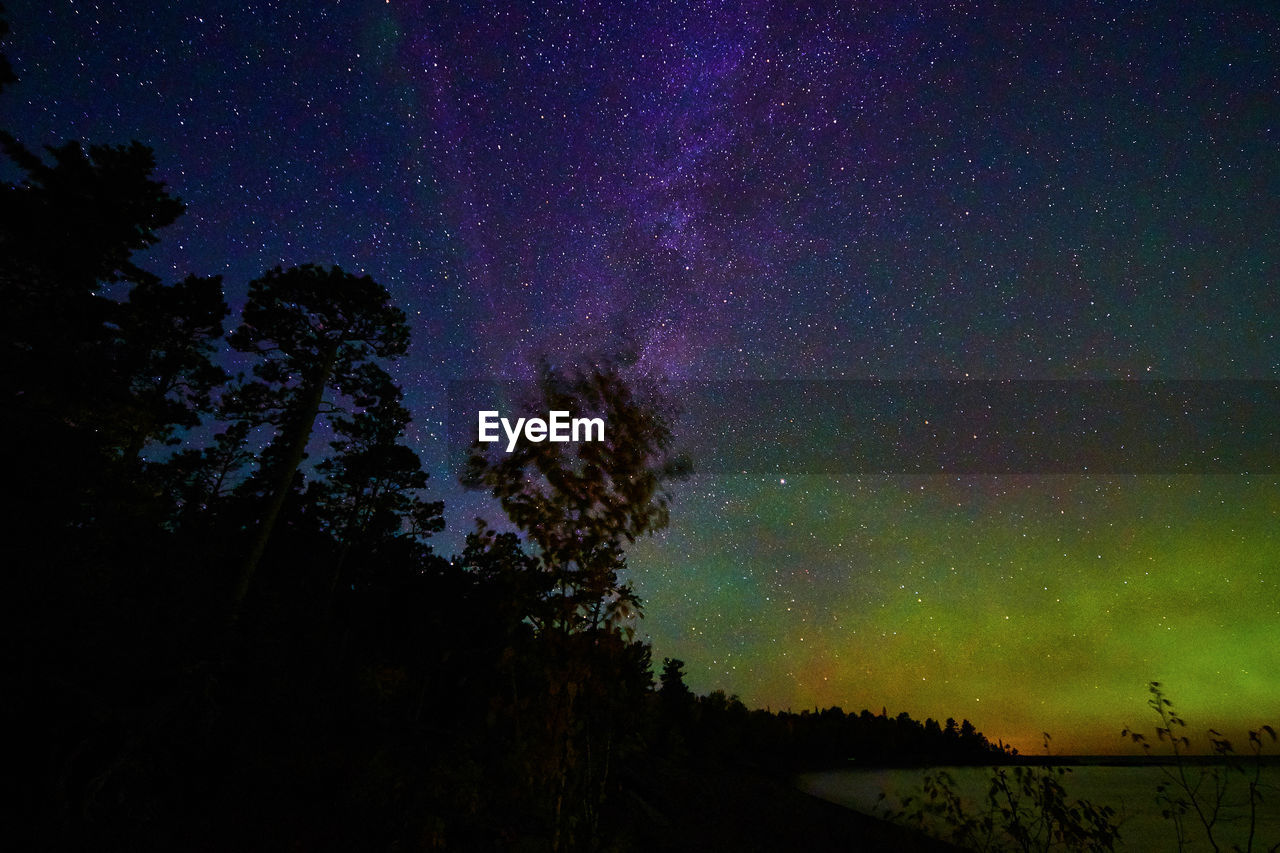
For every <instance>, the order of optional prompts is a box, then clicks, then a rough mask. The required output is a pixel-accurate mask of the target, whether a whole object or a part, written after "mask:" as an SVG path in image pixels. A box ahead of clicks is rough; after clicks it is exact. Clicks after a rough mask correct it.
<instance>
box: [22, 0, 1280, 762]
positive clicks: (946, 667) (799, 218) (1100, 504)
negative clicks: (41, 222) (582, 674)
mask: <svg viewBox="0 0 1280 853" xmlns="http://www.w3.org/2000/svg"><path fill="white" fill-rule="evenodd" d="M6 5H7V7H8V16H9V18H10V21H11V25H12V33H11V35H10V38H9V40H8V42H7V45H6V53H7V55H8V56H9V57H10V59H11V61H12V63H13V65H14V67H15V71H16V72H17V74H18V76H19V79H20V82H19V83H18V84H17V85H16V86H14V87H12V88H10V89H9V90H7V91H6V92H5V93H4V94H2V95H0V104H2V105H3V106H2V110H3V116H4V119H3V122H2V124H3V126H5V127H7V128H9V129H11V130H12V131H13V132H14V133H15V134H16V135H17V136H18V137H19V138H20V139H22V140H23V141H24V142H25V143H27V144H28V145H30V146H35V145H40V144H46V143H50V144H52V143H58V142H61V141H64V140H66V139H69V138H79V139H83V140H87V141H92V142H99V143H102V142H116V143H123V142H127V141H129V140H131V139H135V138H136V139H139V140H141V141H143V142H145V143H146V144H148V145H150V146H152V147H153V148H154V150H155V152H156V156H157V160H158V173H159V175H160V176H161V177H162V178H163V179H164V180H165V181H166V182H167V183H168V184H169V185H170V187H171V188H172V190H173V191H174V192H175V193H176V194H177V195H179V196H180V197H181V198H182V199H183V200H184V201H185V202H186V203H187V204H188V208H189V209H188V212H187V214H186V215H185V216H184V217H183V218H182V219H181V220H179V222H178V223H176V224H175V225H174V226H171V227H170V228H168V229H166V231H165V232H164V233H163V235H162V237H163V239H162V242H161V243H160V244H159V245H158V246H157V247H155V248H154V249H152V250H151V251H150V252H149V253H147V256H146V257H145V259H144V261H143V264H144V266H147V267H149V268H150V269H153V270H155V271H156V272H158V273H161V274H162V275H164V276H167V277H172V278H177V277H181V276H185V275H186V274H188V273H197V274H202V275H210V274H222V275H224V276H225V280H226V287H227V293H228V298H229V301H231V303H232V305H233V307H234V308H238V307H239V306H240V304H242V303H243V299H244V293H245V290H246V286H247V283H248V281H249V280H251V279H252V278H254V277H256V276H257V275H259V274H260V273H261V272H262V271H263V270H264V269H266V268H269V267H271V266H274V265H276V264H284V265H291V264H295V263H303V262H316V263H338V264H341V265H342V266H343V267H344V268H346V269H349V270H353V271H357V272H361V273H368V274H370V275H372V276H373V277H374V278H375V279H376V280H378V281H379V282H381V283H382V284H384V285H385V286H386V287H387V288H388V289H389V290H390V291H391V293H392V295H393V297H394V299H395V300H396V302H397V303H398V304H399V305H400V306H401V307H403V308H404V309H405V310H406V311H407V313H408V315H409V317H410V320H411V323H412V327H413V334H414V345H413V348H412V351H411V353H410V355H409V356H408V357H407V358H405V359H403V360H402V361H401V362H400V363H399V364H397V365H396V367H395V371H394V372H395V374H396V376H397V378H398V379H399V380H400V381H401V382H402V383H403V384H404V385H405V388H406V392H407V398H408V402H409V404H410V406H411V408H412V409H413V410H414V412H415V422H414V425H413V427H412V429H411V434H410V437H409V438H410V442H411V444H412V445H413V446H414V447H415V448H416V449H417V450H419V452H420V453H421V455H422V457H423V459H424V461H425V462H426V464H427V466H428V468H429V469H430V470H431V471H432V472H433V483H434V487H433V488H434V489H435V491H436V494H437V496H439V497H443V498H444V499H445V500H446V501H447V502H448V507H449V509H448V518H449V521H450V524H451V527H452V530H453V531H454V533H453V535H455V536H457V535H460V531H462V530H465V529H466V528H467V527H468V526H469V519H470V518H471V517H473V516H474V515H476V514H477V512H482V511H485V509H486V508H485V506H484V505H483V502H482V501H481V499H480V498H479V497H477V496H474V495H467V494H463V493H462V492H461V491H460V490H459V489H458V488H457V487H456V486H455V485H454V481H455V474H454V473H453V472H451V471H450V470H449V457H448V454H447V453H446V449H445V444H446V442H445V439H444V436H445V428H444V427H445V420H446V416H447V415H446V409H447V406H446V403H445V390H444V389H445V383H446V382H447V381H448V380H451V379H458V378H485V377H506V376H513V375H521V374H522V373H524V372H525V371H526V370H527V366H528V365H529V364H530V362H531V360H532V359H533V358H534V357H536V356H537V355H538V354H540V353H567V354H570V355H572V354H575V353H580V352H586V351H592V352H600V351H608V350H610V349H621V348H630V349H632V350H634V351H635V352H636V353H638V355H639V359H640V361H639V367H640V369H642V370H644V371H645V372H646V373H648V374H649V375H653V376H662V377H667V378H669V379H673V380H681V381H691V382H699V381H702V382H715V381H724V380H744V379H768V380H794V379H805V380H854V379H858V380H860V379H931V380H952V381H960V380H965V379H1008V380H1025V379H1052V380H1076V379H1108V380H1121V379H1137V378H1142V379H1202V380H1221V379H1228V378H1233V379H1254V380H1266V381H1276V380H1280V339H1278V338H1277V333H1278V331H1280V296H1278V295H1277V290H1276V287H1275V284H1276V280H1277V277H1278V271H1280V265H1278V262H1280V233H1278V232H1280V217H1277V215H1276V210H1277V209H1278V208H1277V200H1278V199H1280V152H1278V148H1280V128H1278V127H1277V124H1278V123H1280V47H1278V46H1280V9H1277V7H1275V6H1274V4H1268V3H1262V2H1258V3H1240V4H1232V3H1223V4H1212V5H1213V8H1212V9H1207V10H1190V9H1188V8H1184V7H1186V6H1188V5H1190V4H1165V3H1151V4H1134V5H1135V6H1137V8H1133V7H1131V6H1130V5H1128V4H1124V5H1122V4H1108V3H1085V2H1081V3H1073V4H1024V3H1009V4H991V3H981V4H979V3H965V2H953V3H945V4H943V3H937V4H935V3H923V4H914V3H866V4H862V3H859V4H856V5H857V7H858V8H857V10H856V11H850V10H848V9H846V10H836V9H833V8H828V4H822V5H821V6H818V5H815V6H809V5H807V4H790V3H776V2H775V3H765V2H737V3H735V2H717V0H709V2H690V3H682V2H672V3H613V2H609V3H603V2H601V3H590V2H583V3H561V2H546V3H536V4H535V3H528V4H515V3H512V4H466V3H449V2H444V3H429V2H422V0H343V2H335V3H328V4H295V3H255V2H236V3H230V2H221V0H206V1H205V2H201V3H188V2H166V3H156V2H152V3H148V2H131V3H127V4H126V3H115V2H107V0H100V2H84V1H83V0H81V1H80V2H72V0H51V2H46V3H35V2H13V0H10V2H8V3H7V4H6ZM842 5H847V6H853V5H855V4H842ZM303 6H306V7H307V8H305V9H304V8H302V7H303ZM1068 9H1069V11H1068ZM744 408H747V409H748V410H747V411H742V412H738V413H736V414H737V416H738V417H739V418H745V419H750V418H759V419H760V420H762V421H763V420H767V419H768V418H769V417H771V416H772V415H773V414H774V413H771V412H767V411H750V410H749V407H744ZM821 414H822V413H821V409H820V407H816V408H815V409H814V410H813V411H810V412H808V413H807V415H808V416H811V417H813V418H814V419H820V418H821ZM1139 416H1140V413H1139ZM694 464H695V467H696V465H697V460H696V459H695V460H694ZM675 498H676V505H675V508H674V512H673V522H672V525H671V526H670V528H669V529H668V530H666V531H665V532H663V533H662V534H661V535H659V536H657V537H655V538H654V539H651V540H649V541H646V542H643V543H641V544H640V545H638V546H636V547H635V548H634V549H633V551H632V553H631V566H632V574H633V576H634V580H635V583H636V586H637V588H638V590H639V592H640V594H641V595H642V596H643V597H644V598H645V600H646V602H647V606H646V613H647V616H646V619H645V620H644V622H643V624H642V633H644V634H645V635H647V636H648V637H649V638H651V639H652V641H653V643H654V646H655V656H656V657H657V658H659V659H660V658H661V657H662V656H666V655H670V656H676V657H680V658H681V659H683V660H685V661H686V663H687V670H688V673H689V680H690V683H691V685H692V686H693V687H694V688H695V689H696V690H699V691H703V692H705V691H709V690H712V689H715V688H723V689H725V690H726V691H727V692H730V693H737V694H738V695H740V696H741V697H742V698H743V700H744V701H746V702H747V703H748V704H750V705H753V706H761V707H763V706H769V707H772V708H773V709H775V710H776V709H779V708H786V707H791V708H793V709H796V710H799V709H801V708H804V707H812V706H814V705H824V706H825V705H830V704H838V705H841V706H842V707H844V708H845V709H846V710H859V709H861V708H863V707H870V708H872V709H873V710H877V711H878V710H879V709H880V708H881V707H887V708H888V709H889V710H890V712H891V713H896V712H897V711H901V710H905V711H908V712H909V713H911V714H912V715H913V716H915V717H917V718H921V719H923V718H924V717H926V716H933V717H937V718H940V719H945V718H946V717H948V716H954V717H956V718H957V719H959V718H962V717H967V718H969V719H971V720H972V721H973V722H974V723H975V725H977V726H978V728H979V729H981V730H982V731H984V732H985V733H987V734H988V735H989V736H990V737H992V738H993V739H995V738H997V737H999V738H1002V739H1003V740H1004V741H1005V742H1011V743H1013V744H1015V745H1017V746H1019V747H1020V748H1022V749H1023V750H1034V749H1035V748H1036V746H1037V745H1038V743H1039V733H1040V732H1042V731H1049V732H1051V733H1053V735H1054V741H1055V745H1056V748H1057V749H1059V750H1060V751H1067V752H1070V751H1086V752H1087V751H1115V750H1119V749H1121V748H1122V744H1121V743H1120V741H1119V738H1118V737H1117V735H1118V733H1119V729H1120V728H1121V726H1123V725H1124V724H1126V723H1136V724H1142V723H1145V722H1146V720H1145V716H1146V715H1145V714H1144V711H1145V708H1144V705H1143V703H1144V701H1145V698H1146V694H1145V683H1146V682H1147V681H1148V680H1151V679H1160V680H1162V681H1164V682H1165V683H1166V685H1167V687H1168V690H1169V692H1170V694H1171V695H1172V696H1173V697H1174V698H1175V699H1176V700H1178V702H1179V704H1180V706H1181V707H1182V709H1183V711H1184V714H1185V716H1187V717H1188V719H1189V720H1190V722H1191V723H1192V724H1193V725H1195V724H1197V723H1202V724H1203V725H1204V726H1208V725H1217V726H1218V727H1220V728H1224V729H1231V730H1235V731H1238V730H1239V729H1240V728H1241V727H1243V726H1245V725H1255V726H1256V725H1257V724H1259V723H1261V722H1264V721H1269V722H1271V723H1273V724H1274V723H1278V722H1280V666H1278V663H1280V661H1278V658H1277V655H1276V652H1275V637H1276V636H1277V635H1278V634H1280V524H1278V523H1277V522H1278V521H1280V478H1277V477H1276V476H1275V474H1274V469H1273V470H1272V471H1271V472H1270V473H1268V472H1265V471H1264V472H1262V473H1257V472H1254V473H1251V474H1248V475H1245V474H1240V473H1229V474H1217V475H1188V474H1179V473H1174V472H1170V473H1159V474H1142V475H1132V474H1129V475H1122V474H1111V475H1105V474H1092V475H1091V474H1087V473H1079V474H1071V473H1068V474H1054V475H1048V474H1037V473H1036V472H1034V471H1032V472H1027V473H1015V474H1001V475H994V474H988V475H966V476H959V477H957V476H953V475H944V474H926V475H911V476H908V475H895V474H893V473H885V474H878V475H858V474H857V473H856V472H851V473H849V474H848V475H845V474H841V473H838V472H837V473H831V474H823V475H817V474H805V473H795V472H792V471H788V470H786V466H785V462H784V464H783V465H782V467H781V469H780V470H777V471H760V470H758V469H756V470H751V471H749V472H748V473H746V474H731V473H727V472H725V471H723V470H716V471H704V472H702V473H700V474H696V475H695V476H694V477H692V478H691V479H689V480H687V481H685V482H683V483H681V484H679V485H678V486H677V487H676V490H675ZM447 541H452V540H447Z"/></svg>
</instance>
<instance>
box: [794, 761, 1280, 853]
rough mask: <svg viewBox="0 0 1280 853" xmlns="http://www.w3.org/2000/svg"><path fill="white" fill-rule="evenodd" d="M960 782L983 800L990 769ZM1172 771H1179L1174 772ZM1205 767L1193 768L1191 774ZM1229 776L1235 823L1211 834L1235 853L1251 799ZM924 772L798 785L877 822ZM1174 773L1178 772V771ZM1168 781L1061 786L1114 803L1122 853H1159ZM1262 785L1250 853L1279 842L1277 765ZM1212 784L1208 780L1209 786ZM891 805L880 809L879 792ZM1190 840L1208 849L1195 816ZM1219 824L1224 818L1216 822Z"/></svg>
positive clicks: (1099, 777) (1079, 776) (1138, 774)
mask: <svg viewBox="0 0 1280 853" xmlns="http://www.w3.org/2000/svg"><path fill="white" fill-rule="evenodd" d="M946 769H947V771H948V772H949V773H950V774H951V777H952V778H953V779H954V780H955V783H956V786H957V788H958V790H959V793H960V794H961V796H962V797H964V798H965V800H966V801H967V802H969V803H973V804H974V810H975V813H979V812H978V808H977V804H979V803H981V804H985V803H986V795H987V782H988V780H989V778H990V773H991V770H990V769H989V768H982V767H950V768H946ZM1169 769H1170V770H1174V768H1169ZM1199 769H1200V768H1195V767H1192V768H1189V769H1188V772H1189V773H1190V774H1192V775H1191V778H1193V779H1194V774H1196V773H1197V772H1198V771H1199ZM1221 769H1222V770H1223V771H1224V772H1226V773H1227V774H1228V777H1227V778H1229V779H1230V787H1229V788H1228V790H1227V801H1228V803H1230V804H1232V805H1234V808H1230V809H1226V810H1224V811H1226V812H1229V814H1228V818H1229V817H1231V816H1235V817H1236V818H1237V819H1236V820H1233V821H1230V822H1228V823H1226V824H1225V825H1224V826H1221V827H1215V829H1214V837H1215V838H1216V839H1217V840H1218V841H1219V846H1220V847H1221V848H1222V849H1223V850H1230V849H1231V845H1232V844H1233V843H1236V844H1239V845H1240V847H1241V849H1244V847H1245V845H1246V843H1247V839H1248V819H1247V815H1248V809H1247V808H1246V807H1245V803H1246V802H1247V796H1248V788H1247V782H1246V779H1245V777H1244V776H1241V775H1240V773H1239V771H1237V770H1233V769H1231V768H1221ZM926 772H929V771H927V770H922V769H915V770H832V771H827V772H822V773H806V774H804V775H802V776H800V777H799V778H798V780H797V784H798V786H799V787H800V789H801V790H803V791H805V792H807V793H809V794H812V795H814V796H817V797H821V798H822V799H824V800H829V801H830V802H833V803H838V804H839V805H842V806H845V807H847V808H851V809H856V810H857V811H860V812H865V813H866V814H870V815H875V816H877V817H879V816H881V815H882V814H883V807H884V805H886V804H887V805H888V806H889V807H890V808H894V809H898V808H900V807H901V800H902V797H904V796H908V795H910V794H913V793H919V792H920V790H921V787H922V785H921V783H922V779H923V777H924V774H925V773H926ZM1174 772H1176V770H1175V771H1174ZM1162 778H1164V777H1163V774H1162V772H1161V768H1159V767H1141V766H1134V767H1113V766H1078V767H1072V768H1071V772H1070V773H1068V774H1067V775H1066V777H1065V779H1064V781H1063V787H1065V788H1066V791H1067V794H1068V796H1070V797H1073V798H1076V799H1085V800H1091V801H1092V802H1093V803H1094V804H1095V805H1109V806H1111V807H1112V808H1114V809H1115V810H1116V812H1117V813H1118V814H1120V815H1121V826H1120V834H1121V841H1120V844H1119V845H1117V848H1116V849H1118V850H1128V851H1162V850H1177V849H1178V842H1177V836H1176V834H1175V832H1174V828H1173V823H1172V821H1168V820H1165V819H1163V818H1161V817H1160V808H1159V807H1158V806H1157V805H1156V803H1155V789H1156V785H1157V784H1158V783H1159V782H1160V780H1161V779H1162ZM1262 784H1263V785H1265V786H1267V787H1266V788H1265V789H1264V790H1263V797H1264V798H1265V799H1264V801H1263V802H1262V803H1261V804H1260V805H1259V806H1258V822H1257V829H1256V835H1255V838H1254V844H1253V849H1254V850H1255V851H1256V850H1267V849H1268V848H1270V847H1271V846H1272V845H1274V844H1277V843H1280V767H1277V766H1274V765H1271V766H1266V767H1263V768H1262ZM1208 787H1209V783H1208V782H1206V783H1205V788H1206V789H1207V788H1208ZM882 792H883V793H884V794H885V796H886V802H885V803H881V804H878V803H877V798H878V797H879V796H880V794H881V793H882ZM1190 820H1191V822H1192V824H1194V825H1191V826H1190V829H1191V834H1190V843H1189V844H1187V846H1186V847H1185V848H1184V849H1186V850H1191V851H1200V850H1210V849H1211V848H1210V847H1209V845H1208V844H1207V843H1206V842H1205V840H1204V832H1203V830H1202V829H1201V828H1200V826H1199V823H1198V821H1196V819H1195V816H1194V814H1193V815H1191V816H1190ZM1219 822H1220V823H1221V822H1222V819H1220V821H1219Z"/></svg>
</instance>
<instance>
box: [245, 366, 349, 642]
mask: <svg viewBox="0 0 1280 853" xmlns="http://www.w3.org/2000/svg"><path fill="white" fill-rule="evenodd" d="M337 356H338V346H337V344H334V345H332V346H330V347H328V348H327V349H326V350H324V352H323V357H324V361H323V364H322V365H321V369H320V373H319V375H318V376H317V377H316V379H315V381H314V382H313V383H311V384H310V385H309V386H307V387H305V391H304V394H303V398H302V405H301V408H300V411H299V413H298V418H297V420H296V421H294V422H293V426H292V429H293V435H292V436H291V437H290V439H289V452H288V454H287V455H286V456H285V458H284V464H283V465H282V466H281V470H280V476H279V479H278V480H277V482H276V488H275V491H274V492H273V493H272V495H271V500H270V502H269V503H268V504H267V511H266V512H265V513H264V514H263V516H262V523H261V524H260V525H258V532H257V534H255V536H254V538H253V545H252V546H251V547H250V548H249V553H248V555H246V557H245V560H244V563H243V564H242V565H241V567H240V577H239V579H238V580H237V581H236V592H235V598H234V599H233V600H232V603H231V621H232V623H235V622H236V621H237V620H238V619H239V618H240V610H241V608H242V607H243V605H244V599H245V596H246V595H247V594H248V593H249V585H250V584H251V583H253V575H254V572H256V571H257V570H258V563H259V562H260V561H261V560H262V555H263V554H264V553H265V552H266V550H267V543H268V542H269V541H271V532H272V530H274V529H275V526H276V519H278V518H279V517H280V510H281V508H283V507H284V502H285V499H286V498H288V497H289V489H290V488H291V487H292V486H293V475H294V474H296V473H297V472H298V467H299V466H300V465H302V459H303V457H304V456H306V453H307V443H308V442H309V441H310V440H311V430H312V429H313V428H314V426H315V422H316V417H317V416H318V415H319V414H320V404H321V402H323V401H324V389H325V386H326V385H328V384H329V376H330V375H331V374H332V373H333V366H334V362H335V361H336V360H337Z"/></svg>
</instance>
